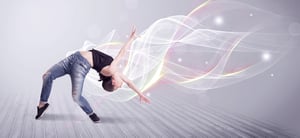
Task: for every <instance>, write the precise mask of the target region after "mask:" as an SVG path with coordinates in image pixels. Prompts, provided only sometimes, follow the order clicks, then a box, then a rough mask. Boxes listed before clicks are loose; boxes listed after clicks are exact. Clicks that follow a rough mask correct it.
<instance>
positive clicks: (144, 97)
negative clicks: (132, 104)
mask: <svg viewBox="0 0 300 138" xmlns="http://www.w3.org/2000/svg"><path fill="white" fill-rule="evenodd" d="M139 96H140V102H141V103H142V102H143V101H144V102H145V103H150V100H149V99H148V98H147V97H146V96H144V95H143V94H140V95H139Z"/></svg>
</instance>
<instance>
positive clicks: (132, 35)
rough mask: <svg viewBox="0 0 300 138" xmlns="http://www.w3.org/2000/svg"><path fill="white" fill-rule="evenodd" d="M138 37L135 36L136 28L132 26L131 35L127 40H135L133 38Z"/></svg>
mask: <svg viewBox="0 0 300 138" xmlns="http://www.w3.org/2000/svg"><path fill="white" fill-rule="evenodd" d="M137 37H138V36H137V35H136V28H135V26H134V25H133V26H132V29H131V34H130V36H129V39H131V40H133V39H135V38H137Z"/></svg>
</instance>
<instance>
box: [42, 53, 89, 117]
mask: <svg viewBox="0 0 300 138" xmlns="http://www.w3.org/2000/svg"><path fill="white" fill-rule="evenodd" d="M90 68H91V65H90V64H89V62H88V61H87V60H86V59H85V58H84V57H82V56H81V54H80V52H76V53H74V54H72V55H70V56H69V57H67V58H65V59H63V60H61V61H60V62H58V63H57V64H55V65H54V66H52V67H51V68H50V69H49V70H48V71H47V72H46V73H45V74H44V75H43V87H42V92H41V97H40V101H42V102H47V101H48V98H49V95H50V92H51V88H52V82H53V80H55V79H56V78H58V77H61V76H64V75H65V74H69V75H70V77H71V82H72V98H73V100H74V101H75V102H76V103H77V104H78V105H79V106H80V107H81V109H82V110H83V111H84V112H85V113H86V114H88V115H90V114H91V113H93V109H92V108H91V106H90V104H89V103H88V101H87V100H86V99H85V98H84V97H83V96H82V88H83V83H84V79H85V76H86V74H87V73H88V72H89V70H90Z"/></svg>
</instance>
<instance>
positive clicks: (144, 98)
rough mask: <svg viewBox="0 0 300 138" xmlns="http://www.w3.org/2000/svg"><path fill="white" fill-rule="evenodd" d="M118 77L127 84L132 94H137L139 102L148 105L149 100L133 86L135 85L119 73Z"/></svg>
mask: <svg viewBox="0 0 300 138" xmlns="http://www.w3.org/2000/svg"><path fill="white" fill-rule="evenodd" d="M119 76H120V77H121V79H122V80H123V81H124V82H125V83H126V84H127V86H128V87H129V88H131V89H132V90H133V91H134V92H136V93H137V95H138V96H139V97H140V101H141V102H142V101H144V102H146V103H150V100H149V99H148V98H147V97H146V96H144V95H143V93H142V92H141V91H140V90H139V89H138V88H137V87H136V86H135V84H134V83H133V82H132V81H131V80H129V79H128V78H127V77H126V76H124V75H123V74H121V73H120V74H119Z"/></svg>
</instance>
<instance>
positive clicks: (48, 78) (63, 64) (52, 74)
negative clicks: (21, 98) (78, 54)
mask: <svg viewBox="0 0 300 138" xmlns="http://www.w3.org/2000/svg"><path fill="white" fill-rule="evenodd" d="M69 60H70V59H69V58H66V59H64V60H62V61H60V62H59V63H57V64H55V65H54V66H52V67H51V68H50V69H49V70H48V71H47V72H46V73H45V74H44V75H43V87H42V91H41V96H40V104H39V107H42V106H43V105H44V104H45V103H46V102H47V101H48V98H49V95H50V92H51V88H52V82H53V80H55V79H56V78H58V77H61V76H63V75H65V74H67V71H68V64H69Z"/></svg>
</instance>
